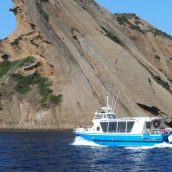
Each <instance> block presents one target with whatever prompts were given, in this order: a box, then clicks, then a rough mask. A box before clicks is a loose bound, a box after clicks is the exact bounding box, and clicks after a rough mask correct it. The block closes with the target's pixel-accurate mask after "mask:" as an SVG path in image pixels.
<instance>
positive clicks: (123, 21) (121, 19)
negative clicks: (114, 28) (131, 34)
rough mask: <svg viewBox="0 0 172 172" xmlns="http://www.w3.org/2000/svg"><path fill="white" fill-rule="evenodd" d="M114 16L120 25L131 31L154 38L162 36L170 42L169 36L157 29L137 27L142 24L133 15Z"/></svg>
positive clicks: (118, 14) (171, 37)
mask: <svg viewBox="0 0 172 172" xmlns="http://www.w3.org/2000/svg"><path fill="white" fill-rule="evenodd" d="M115 15H117V21H118V23H119V24H120V25H128V26H129V27H130V28H131V29H133V30H137V31H139V32H140V33H142V34H145V33H147V32H150V33H152V34H153V35H154V36H162V37H166V38H168V39H171V40H172V36H171V35H169V34H167V33H166V32H162V31H161V30H159V29H155V28H152V27H150V26H149V27H148V29H142V28H141V27H140V26H139V24H142V22H141V21H140V19H139V17H138V16H136V14H134V13H123V14H120V13H117V14H115ZM131 20H133V21H134V24H133V23H132V22H131Z"/></svg>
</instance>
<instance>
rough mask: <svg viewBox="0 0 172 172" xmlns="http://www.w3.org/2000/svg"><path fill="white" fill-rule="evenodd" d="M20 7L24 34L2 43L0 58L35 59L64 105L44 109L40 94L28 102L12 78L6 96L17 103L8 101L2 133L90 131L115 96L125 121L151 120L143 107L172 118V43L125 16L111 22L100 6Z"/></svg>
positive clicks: (39, 2) (19, 1) (74, 0)
mask: <svg viewBox="0 0 172 172" xmlns="http://www.w3.org/2000/svg"><path fill="white" fill-rule="evenodd" d="M14 4H15V6H14V8H13V9H12V11H13V12H14V13H15V15H16V19H17V29H16V32H15V33H13V34H11V35H10V36H9V37H8V38H6V39H5V40H3V41H1V42H0V50H1V51H2V52H3V54H4V53H6V54H8V55H9V57H10V59H9V60H16V59H22V58H24V57H26V56H28V55H31V56H33V57H34V58H35V59H36V62H38V63H39V64H41V74H42V75H43V76H45V77H48V78H49V80H50V81H51V82H52V83H53V85H52V89H53V93H54V94H56V95H58V94H62V96H63V98H62V101H61V102H60V104H59V105H57V106H56V107H54V106H52V107H49V108H45V107H41V106H40V105H39V101H38V99H37V96H39V94H38V89H37V88H35V87H33V89H32V90H31V91H30V92H29V93H27V94H26V95H24V96H21V95H20V94H19V93H17V92H15V91H14V90H13V83H12V82H11V81H10V79H8V78H7V79H6V78H5V80H4V81H3V82H5V85H6V86H1V89H2V90H3V89H4V90H5V91H4V93H6V94H9V96H5V94H4V95H3V96H2V97H1V104H2V107H3V108H2V110H0V127H1V128H20V129H42V128H44V129H54V128H73V127H76V126H78V125H82V124H84V125H89V124H90V122H91V119H92V117H93V115H92V114H93V113H94V111H95V110H96V109H98V108H100V107H101V106H102V105H103V104H104V103H105V95H106V94H107V92H108V91H109V94H110V97H111V99H112V97H113V94H114V96H116V95H117V93H118V91H119V90H121V91H120V95H119V97H118V102H117V105H116V108H115V111H116V112H117V114H118V116H143V115H147V114H145V112H143V111H142V109H140V108H139V107H138V106H137V105H136V103H139V102H140V103H143V104H147V105H152V106H153V105H154V106H157V107H159V108H160V109H161V110H162V111H164V112H166V113H167V114H170V113H171V111H172V106H171V102H172V96H171V82H170V80H172V65H171V64H172V39H171V38H170V37H167V35H163V34H162V33H159V32H157V30H156V29H154V28H153V27H152V26H151V25H149V24H148V23H146V22H144V21H142V20H141V19H140V18H137V16H134V15H133V14H130V15H127V14H125V15H124V16H125V17H123V18H122V19H123V20H122V21H121V20H120V16H121V15H120V14H115V15H114V14H111V13H109V12H108V11H106V10H105V9H103V8H101V7H100V6H99V5H98V4H97V3H95V2H94V1H92V0H14ZM124 18H125V19H124ZM2 60H3V59H1V61H2ZM35 64H36V63H35ZM35 64H34V65H35ZM28 71H29V70H28ZM25 72H27V70H26V71H25ZM7 77H8V76H7ZM1 84H2V83H1ZM3 84H4V83H3ZM4 87H5V88H4ZM114 90H115V91H114Z"/></svg>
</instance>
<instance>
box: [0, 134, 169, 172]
mask: <svg viewBox="0 0 172 172" xmlns="http://www.w3.org/2000/svg"><path fill="white" fill-rule="evenodd" d="M1 171H2V172H6V171H9V172H13V171H16V172H20V171H21V172H22V171H29V172H32V171H33V172H34V171H36V172H37V171H40V172H42V171H47V172H73V171H74V172H75V171H76V172H92V171H93V172H101V171H103V172H114V171H117V172H120V171H127V172H130V171H131V172H135V171H148V172H149V171H157V172H170V171H172V146H171V145H169V144H166V143H162V144H159V145H156V146H153V147H137V148H136V147H126V148H109V147H102V146H99V145H96V144H94V143H93V142H88V141H85V140H83V139H82V138H79V137H77V138H75V137H74V135H73V134H72V132H71V131H60V132H3V133H0V172H1Z"/></svg>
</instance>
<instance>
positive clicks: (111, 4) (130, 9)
mask: <svg viewBox="0 0 172 172" xmlns="http://www.w3.org/2000/svg"><path fill="white" fill-rule="evenodd" d="M96 1H97V2H98V3H99V4H100V5H101V6H103V7H104V8H106V9H108V10H109V11H111V12H112V13H136V14H137V15H138V16H139V17H141V18H142V19H144V20H146V21H147V22H149V23H150V24H152V25H153V26H155V27H156V28H158V29H160V30H162V31H164V32H166V33H168V34H170V35H172V10H171V9H172V0H96ZM12 7H13V3H12V0H0V26H1V27H0V39H3V38H5V37H6V36H7V35H9V34H10V33H11V32H14V31H15V28H16V21H15V16H14V14H13V13H12V12H10V11H9V9H10V8H12Z"/></svg>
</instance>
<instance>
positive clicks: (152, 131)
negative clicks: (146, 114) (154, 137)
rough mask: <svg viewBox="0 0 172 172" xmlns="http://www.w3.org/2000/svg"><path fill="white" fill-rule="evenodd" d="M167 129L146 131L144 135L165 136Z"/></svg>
mask: <svg viewBox="0 0 172 172" xmlns="http://www.w3.org/2000/svg"><path fill="white" fill-rule="evenodd" d="M165 132H166V131H165V129H145V130H143V134H165Z"/></svg>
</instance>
